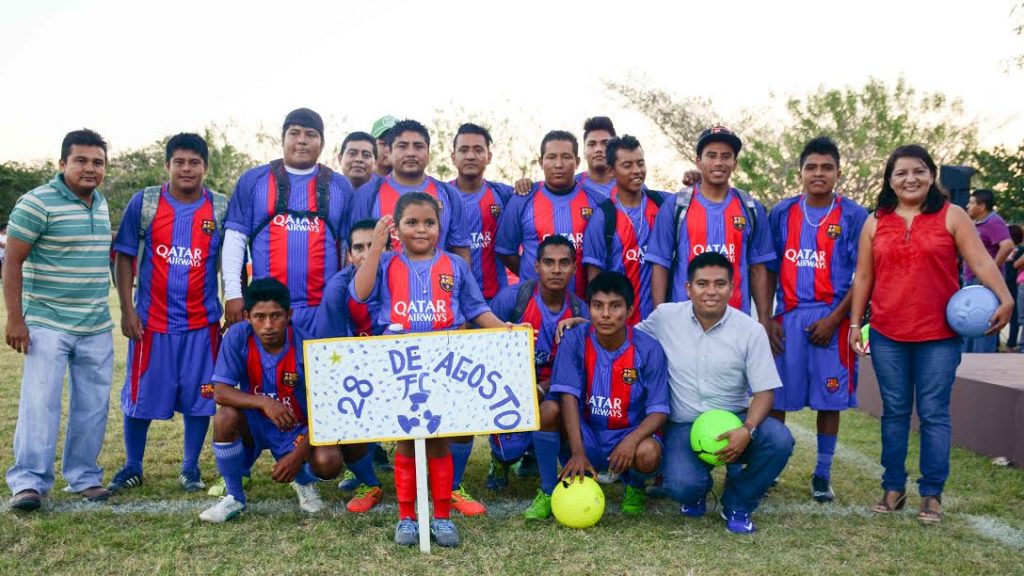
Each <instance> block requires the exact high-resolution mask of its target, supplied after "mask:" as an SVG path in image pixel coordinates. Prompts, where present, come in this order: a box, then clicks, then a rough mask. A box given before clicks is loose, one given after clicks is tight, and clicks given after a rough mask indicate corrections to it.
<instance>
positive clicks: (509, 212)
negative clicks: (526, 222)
mask: <svg viewBox="0 0 1024 576" xmlns="http://www.w3.org/2000/svg"><path fill="white" fill-rule="evenodd" d="M532 197H533V196H532V195H530V196H512V197H511V198H510V199H509V201H508V205H507V206H506V207H505V210H503V211H502V213H501V218H500V219H499V220H498V236H497V238H495V240H494V251H495V252H496V253H498V254H505V255H514V254H519V246H521V245H522V243H523V210H524V209H525V207H526V201H527V199H528V198H532Z"/></svg>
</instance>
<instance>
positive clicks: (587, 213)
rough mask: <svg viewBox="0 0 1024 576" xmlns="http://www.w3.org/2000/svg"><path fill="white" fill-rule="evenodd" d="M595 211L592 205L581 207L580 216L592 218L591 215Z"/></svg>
mask: <svg viewBox="0 0 1024 576" xmlns="http://www.w3.org/2000/svg"><path fill="white" fill-rule="evenodd" d="M593 213H594V209H593V208H591V207H590V206H586V207H583V208H580V216H583V219H584V220H590V215H591V214H593Z"/></svg>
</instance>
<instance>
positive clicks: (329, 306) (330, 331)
mask: <svg viewBox="0 0 1024 576" xmlns="http://www.w3.org/2000/svg"><path fill="white" fill-rule="evenodd" d="M348 272H349V269H348V268H346V269H344V270H340V271H338V272H335V273H334V275H333V276H331V278H330V280H328V281H327V285H326V286H324V297H323V300H321V302H320V306H318V307H317V310H316V316H314V319H313V334H314V336H315V337H316V338H341V337H343V336H347V335H348V285H349V280H350V275H349V273H348Z"/></svg>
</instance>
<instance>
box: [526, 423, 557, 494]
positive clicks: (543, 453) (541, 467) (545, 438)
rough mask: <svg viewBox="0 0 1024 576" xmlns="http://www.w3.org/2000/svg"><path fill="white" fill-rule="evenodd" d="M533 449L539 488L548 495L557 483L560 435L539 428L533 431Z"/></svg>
mask: <svg viewBox="0 0 1024 576" xmlns="http://www.w3.org/2000/svg"><path fill="white" fill-rule="evenodd" d="M533 450H534V452H535V453H536V455H537V469H538V471H539V472H540V489H541V490H543V491H544V493H545V494H548V495H550V494H551V493H552V492H554V490H555V485H556V484H558V453H559V452H561V451H562V435H561V434H559V433H558V432H543V431H540V430H538V431H537V432H534V433H533Z"/></svg>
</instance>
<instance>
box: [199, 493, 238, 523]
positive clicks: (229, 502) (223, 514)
mask: <svg viewBox="0 0 1024 576" xmlns="http://www.w3.org/2000/svg"><path fill="white" fill-rule="evenodd" d="M244 510H245V504H242V503H241V502H239V501H237V500H235V497H234V496H232V495H230V494H228V495H227V496H224V497H223V498H221V499H220V500H218V501H217V504H216V505H215V506H213V507H211V508H207V509H206V510H203V511H202V513H200V514H199V519H200V520H202V521H203V522H214V523H217V524H220V523H221V522H227V521H228V520H231V519H232V518H234V517H235V516H238V515H239V514H241V513H242V512H243V511H244Z"/></svg>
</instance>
